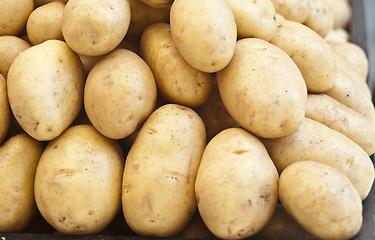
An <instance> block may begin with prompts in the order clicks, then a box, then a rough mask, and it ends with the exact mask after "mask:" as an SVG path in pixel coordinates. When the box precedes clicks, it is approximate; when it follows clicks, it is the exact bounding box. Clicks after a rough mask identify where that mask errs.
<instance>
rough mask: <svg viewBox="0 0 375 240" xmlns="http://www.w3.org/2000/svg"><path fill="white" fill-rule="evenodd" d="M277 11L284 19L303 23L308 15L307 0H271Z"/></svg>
mask: <svg viewBox="0 0 375 240" xmlns="http://www.w3.org/2000/svg"><path fill="white" fill-rule="evenodd" d="M271 2H272V4H273V6H274V8H275V10H276V12H277V13H279V14H280V15H282V16H283V17H284V18H285V19H287V20H291V21H294V22H299V23H303V22H305V21H306V19H307V17H308V16H309V0H271Z"/></svg>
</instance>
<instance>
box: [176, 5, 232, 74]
mask: <svg viewBox="0 0 375 240" xmlns="http://www.w3.org/2000/svg"><path fill="white" fill-rule="evenodd" d="M170 24H171V34H172V38H173V41H174V42H175V44H176V47H177V49H178V51H179V52H180V53H181V55H182V57H183V58H184V59H185V60H186V62H188V63H189V64H190V65H191V66H192V67H193V68H196V69H198V70H201V71H203V72H211V73H212V72H217V71H220V70H221V69H223V68H224V67H225V66H226V65H228V63H229V62H230V60H231V59H232V57H233V54H234V50H235V47H236V40H237V27H236V22H235V19H234V16H233V13H232V10H231V8H230V6H229V5H228V3H227V2H226V0H205V1H200V0H189V1H185V0H175V1H174V2H173V4H172V7H171V11H170Z"/></svg>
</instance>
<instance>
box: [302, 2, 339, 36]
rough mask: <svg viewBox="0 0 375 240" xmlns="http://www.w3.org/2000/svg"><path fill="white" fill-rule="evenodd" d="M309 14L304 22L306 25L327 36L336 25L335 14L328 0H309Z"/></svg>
mask: <svg viewBox="0 0 375 240" xmlns="http://www.w3.org/2000/svg"><path fill="white" fill-rule="evenodd" d="M308 3H309V9H310V11H309V15H308V17H307V19H306V21H305V22H304V24H305V25H306V26H308V27H309V28H311V29H312V30H314V31H315V32H317V33H318V34H319V35H320V36H321V37H323V38H324V37H325V36H326V35H327V34H328V33H329V32H330V31H331V30H332V29H333V27H334V25H335V16H334V14H333V12H332V9H331V8H330V6H329V5H328V4H327V2H326V0H308Z"/></svg>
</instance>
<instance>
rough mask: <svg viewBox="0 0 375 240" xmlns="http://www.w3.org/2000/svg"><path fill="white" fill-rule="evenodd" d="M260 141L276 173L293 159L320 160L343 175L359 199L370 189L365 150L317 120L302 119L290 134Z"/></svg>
mask: <svg viewBox="0 0 375 240" xmlns="http://www.w3.org/2000/svg"><path fill="white" fill-rule="evenodd" d="M262 142H263V144H264V145H265V146H266V148H267V151H268V153H269V154H270V156H271V159H272V160H273V162H274V163H275V165H276V168H277V170H278V171H279V173H281V172H282V171H283V170H284V169H285V168H286V167H287V166H289V165H291V164H292V163H294V162H299V161H315V162H321V163H324V164H327V165H330V166H332V167H334V168H336V169H337V170H339V171H340V172H342V173H343V174H344V175H345V176H347V177H348V178H349V179H350V181H351V182H352V184H353V185H354V186H355V188H356V189H357V191H358V192H359V195H360V196H361V199H362V200H363V199H365V198H366V197H367V195H368V193H369V192H370V190H371V186H372V184H373V182H374V165H373V163H372V161H371V159H370V157H369V156H368V155H367V153H366V152H365V151H364V150H363V149H362V148H360V147H359V146H358V145H357V144H356V143H355V142H353V141H352V140H351V139H349V138H348V137H346V136H345V135H344V134H342V133H340V132H338V131H336V130H333V129H331V128H329V127H327V126H325V125H323V124H321V123H319V122H317V121H314V120H311V119H309V118H305V120H304V121H303V123H302V125H301V126H300V127H299V128H298V130H297V131H295V132H294V133H292V134H290V135H288V136H286V137H282V138H275V139H262Z"/></svg>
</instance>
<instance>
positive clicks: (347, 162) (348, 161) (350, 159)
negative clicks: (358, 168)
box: [346, 156, 353, 167]
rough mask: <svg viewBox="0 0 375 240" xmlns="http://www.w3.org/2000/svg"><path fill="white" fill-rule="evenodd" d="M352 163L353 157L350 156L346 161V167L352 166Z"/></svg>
mask: <svg viewBox="0 0 375 240" xmlns="http://www.w3.org/2000/svg"><path fill="white" fill-rule="evenodd" d="M352 162H353V156H350V158H348V159H346V165H348V167H350V166H351V165H352Z"/></svg>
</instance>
